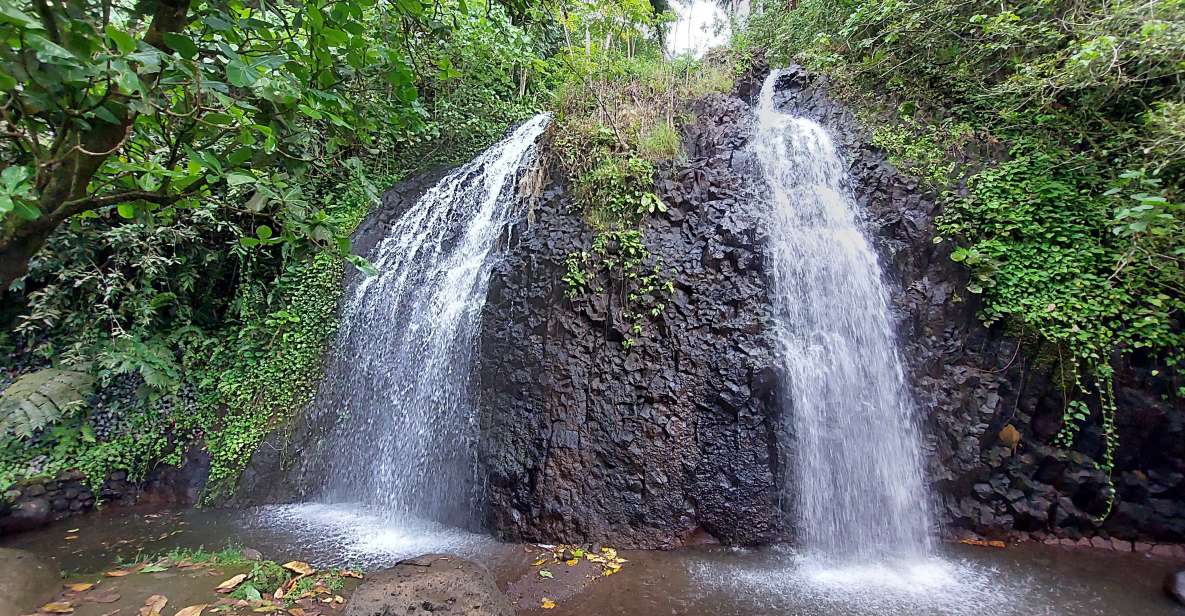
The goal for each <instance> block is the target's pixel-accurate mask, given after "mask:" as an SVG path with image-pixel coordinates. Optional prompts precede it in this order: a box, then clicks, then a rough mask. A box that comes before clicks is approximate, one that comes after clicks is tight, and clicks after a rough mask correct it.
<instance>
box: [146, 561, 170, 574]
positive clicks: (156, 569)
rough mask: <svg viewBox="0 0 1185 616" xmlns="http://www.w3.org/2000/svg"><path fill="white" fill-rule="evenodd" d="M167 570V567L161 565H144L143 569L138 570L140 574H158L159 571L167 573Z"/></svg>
mask: <svg viewBox="0 0 1185 616" xmlns="http://www.w3.org/2000/svg"><path fill="white" fill-rule="evenodd" d="M168 570H169V567H168V565H165V564H161V563H153V564H151V565H144V567H143V568H142V569H140V573H160V572H161V571H168Z"/></svg>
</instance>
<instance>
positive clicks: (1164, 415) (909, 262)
mask: <svg viewBox="0 0 1185 616" xmlns="http://www.w3.org/2000/svg"><path fill="white" fill-rule="evenodd" d="M779 92H780V98H781V104H782V105H783V106H784V107H785V108H788V109H793V110H795V113H798V114H799V115H803V116H807V117H810V118H813V119H815V120H816V121H818V122H820V123H821V124H823V125H824V126H826V127H827V128H828V130H829V131H830V132H831V134H832V135H833V136H834V137H835V139H836V141H837V142H838V143H839V144H840V145H841V147H842V149H843V150H844V153H845V156H846V160H847V163H848V166H849V171H850V173H851V179H852V190H853V192H854V194H855V197H856V198H857V200H858V201H859V203H860V204H861V206H862V207H863V209H864V210H865V211H866V212H867V213H868V217H869V218H868V228H867V231H868V233H869V235H870V236H871V237H872V238H873V239H874V242H875V244H876V246H877V249H878V252H879V253H880V256H881V262H882V265H883V266H884V267H885V269H886V275H887V276H889V277H890V279H891V281H892V283H893V287H894V288H895V289H896V290H897V291H896V296H895V297H894V310H895V311H896V316H897V318H898V322H899V323H900V332H901V338H900V339H901V343H902V347H903V354H904V356H905V358H906V359H907V361H908V363H909V367H910V370H911V373H912V379H911V382H912V384H913V390H914V395H915V397H916V399H917V401H918V406H919V408H920V409H921V412H922V413H923V415H924V418H925V420H926V422H925V423H926V429H927V431H928V433H927V434H926V435H925V436H926V449H927V453H928V456H927V457H928V460H929V461H930V469H929V471H930V477H931V482H932V484H933V486H934V488H935V492H936V499H937V501H938V502H937V503H936V507H937V509H938V511H939V512H940V517H941V519H942V521H943V523H944V525H945V528H946V529H947V530H948V531H957V530H959V529H966V530H971V531H974V532H978V533H982V534H988V535H1008V534H1012V533H1014V532H1018V531H1019V532H1030V533H1033V534H1034V536H1036V537H1037V538H1050V537H1060V538H1068V539H1080V538H1082V537H1084V536H1103V537H1115V538H1120V539H1126V540H1135V541H1165V542H1179V541H1185V408H1181V406H1180V402H1179V401H1178V402H1176V406H1175V407H1174V402H1173V401H1172V400H1173V398H1172V397H1171V396H1168V395H1167V394H1170V393H1171V392H1170V391H1168V389H1169V385H1168V383H1166V382H1163V381H1158V380H1157V379H1156V378H1154V376H1153V375H1152V374H1151V372H1150V370H1147V369H1144V368H1141V367H1140V366H1139V365H1138V364H1131V363H1129V364H1128V365H1125V366H1122V367H1121V368H1120V370H1119V374H1118V377H1117V378H1116V382H1115V391H1116V398H1117V401H1118V405H1119V409H1120V416H1119V433H1120V439H1121V445H1120V448H1119V451H1118V455H1117V460H1116V471H1115V473H1114V481H1115V484H1116V487H1117V492H1118V493H1117V495H1116V498H1115V503H1114V511H1113V513H1112V514H1111V516H1110V517H1109V518H1107V519H1106V521H1104V522H1103V523H1102V524H1101V525H1100V524H1098V523H1097V522H1096V520H1095V517H1096V516H1099V515H1101V514H1102V513H1104V512H1105V511H1106V499H1105V495H1104V490H1103V488H1104V486H1105V478H1104V475H1103V473H1102V472H1101V471H1099V470H1098V469H1097V468H1096V465H1095V461H1096V460H1097V459H1099V457H1100V454H1101V451H1102V434H1101V433H1100V431H1099V429H1098V428H1097V427H1088V428H1086V429H1085V430H1084V433H1083V434H1082V435H1081V436H1080V438H1079V443H1078V445H1077V446H1076V448H1075V450H1074V451H1069V452H1067V451H1062V450H1059V449H1057V448H1054V447H1051V446H1049V445H1048V444H1047V443H1048V442H1049V441H1050V439H1051V438H1052V437H1053V436H1054V434H1056V432H1057V430H1058V429H1059V427H1060V425H1061V415H1062V408H1063V405H1064V400H1063V395H1062V391H1061V388H1060V385H1059V381H1058V379H1057V375H1056V374H1054V373H1053V369H1052V368H1051V366H1050V365H1049V363H1048V362H1042V361H1041V360H1040V359H1039V358H1038V357H1036V353H1035V350H1034V349H1026V348H1023V347H1022V346H1020V343H1019V342H1018V341H1017V340H1015V339H1014V338H1012V337H1010V336H1008V335H1006V334H1005V332H1004V331H1003V330H1002V329H990V330H989V329H986V328H984V327H983V326H982V325H980V323H979V321H978V319H977V318H976V316H975V313H976V311H977V310H978V308H979V305H978V303H977V301H976V296H974V295H970V294H968V293H967V292H966V291H965V290H964V289H965V283H966V275H965V273H964V272H963V270H962V269H961V267H960V266H958V265H957V264H956V263H954V262H952V261H951V260H950V258H949V251H950V249H951V246H950V243H949V242H945V243H942V244H934V242H933V238H934V236H935V230H934V219H935V217H936V216H937V215H938V213H939V212H938V210H937V207H936V205H935V199H934V198H933V196H932V195H928V194H926V193H924V192H923V191H920V190H919V189H918V184H917V182H916V181H915V180H914V179H913V178H910V177H907V176H905V175H902V174H900V173H898V172H897V171H896V170H895V169H894V168H893V167H892V166H891V165H890V164H888V162H887V161H886V158H885V155H884V153H882V152H880V151H879V150H878V149H876V148H874V147H872V146H870V145H869V143H868V142H869V139H868V135H867V133H866V131H865V130H864V129H863V128H861V127H860V125H859V123H858V122H856V121H855V119H854V118H853V117H852V115H851V113H850V112H849V111H848V110H846V109H845V108H844V107H843V106H842V105H839V104H837V103H836V102H835V101H833V100H832V99H831V98H829V97H828V93H827V84H826V82H825V80H823V79H822V78H820V77H818V76H814V75H811V74H808V73H806V72H805V71H802V70H791V71H789V72H787V73H786V74H785V75H784V76H783V78H782V79H781V80H780V82H779ZM963 154H964V155H965V156H971V157H978V158H984V157H990V156H992V155H993V153H992V152H990V151H985V152H979V153H976V152H965V153H963ZM1006 426H1012V427H1013V428H1014V429H1015V430H1017V432H1018V433H1019V436H1020V440H1019V443H1018V444H1016V446H1015V448H1013V447H1012V446H1010V444H1008V443H1006V442H1003V441H1002V440H1001V437H1000V432H1001V430H1002V429H1004V428H1005V427H1006Z"/></svg>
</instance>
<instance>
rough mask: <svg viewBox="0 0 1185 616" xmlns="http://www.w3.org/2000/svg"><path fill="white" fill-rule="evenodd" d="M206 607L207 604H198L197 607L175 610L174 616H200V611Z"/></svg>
mask: <svg viewBox="0 0 1185 616" xmlns="http://www.w3.org/2000/svg"><path fill="white" fill-rule="evenodd" d="M206 607H207V604H205V603H200V604H198V605H191V606H189V607H187V608H183V609H180V610H177V614H176V615H175V616H200V615H201V613H202V610H204V609H206Z"/></svg>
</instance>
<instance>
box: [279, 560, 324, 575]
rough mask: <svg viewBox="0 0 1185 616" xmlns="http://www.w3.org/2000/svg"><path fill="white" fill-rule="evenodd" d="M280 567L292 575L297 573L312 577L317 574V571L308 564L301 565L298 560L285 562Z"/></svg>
mask: <svg viewBox="0 0 1185 616" xmlns="http://www.w3.org/2000/svg"><path fill="white" fill-rule="evenodd" d="M280 566H281V567H283V568H285V569H287V570H289V571H292V572H294V573H299V574H300V575H312V574H314V573H316V572H317V570H316V569H314V568H313V567H312V566H310V565H309V564H308V563H302V562H300V561H299V560H294V561H291V562H286V563H284V564H283V565H280Z"/></svg>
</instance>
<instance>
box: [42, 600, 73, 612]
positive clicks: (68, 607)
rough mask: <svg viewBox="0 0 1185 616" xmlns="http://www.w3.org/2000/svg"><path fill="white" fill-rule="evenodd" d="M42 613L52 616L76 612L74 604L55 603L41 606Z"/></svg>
mask: <svg viewBox="0 0 1185 616" xmlns="http://www.w3.org/2000/svg"><path fill="white" fill-rule="evenodd" d="M41 611H42V612H48V613H50V614H71V613H73V612H74V604H73V603H70V602H69V601H55V602H53V603H46V604H45V605H43V606H41Z"/></svg>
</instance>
